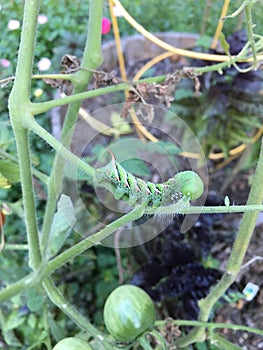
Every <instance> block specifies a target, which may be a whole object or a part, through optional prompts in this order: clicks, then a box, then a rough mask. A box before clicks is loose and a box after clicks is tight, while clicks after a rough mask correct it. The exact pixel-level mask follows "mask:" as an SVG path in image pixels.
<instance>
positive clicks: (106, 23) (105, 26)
mask: <svg viewBox="0 0 263 350" xmlns="http://www.w3.org/2000/svg"><path fill="white" fill-rule="evenodd" d="M110 29H111V21H110V20H109V19H108V18H106V17H103V18H102V24H101V33H102V34H108V33H109V31H110Z"/></svg>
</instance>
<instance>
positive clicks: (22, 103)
mask: <svg viewBox="0 0 263 350" xmlns="http://www.w3.org/2000/svg"><path fill="white" fill-rule="evenodd" d="M38 9H39V1H36V0H27V1H25V10H24V18H23V26H22V34H21V41H20V47H19V52H18V62H17V68H16V76H15V81H14V86H13V89H12V91H11V94H10V96H9V112H10V120H11V124H12V127H13V131H14V135H15V140H16V146H17V155H18V161H19V167H20V177H21V187H22V193H23V205H24V211H25V223H26V229H27V239H28V244H29V265H30V267H31V268H32V269H33V270H36V269H37V268H38V266H39V265H40V263H41V252H40V245H39V237H38V226H37V220H36V208H35V198H34V188H33V181H32V172H31V170H30V169H31V154H30V147H29V139H28V130H27V129H26V128H25V127H24V124H23V121H24V118H25V116H28V115H30V114H31V112H30V107H31V102H30V87H31V75H32V63H33V55H34V48H35V33H36V23H37V15H38Z"/></svg>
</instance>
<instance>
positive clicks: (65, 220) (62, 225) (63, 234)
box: [49, 194, 76, 256]
mask: <svg viewBox="0 0 263 350" xmlns="http://www.w3.org/2000/svg"><path fill="white" fill-rule="evenodd" d="M75 223H76V216H75V208H74V206H73V204H72V202H71V199H70V197H69V196H66V195H64V194H62V195H61V197H60V200H59V202H58V210H57V212H56V214H55V216H54V219H53V223H52V227H51V234H50V242H49V256H53V255H54V254H56V253H57V252H58V251H59V250H60V248H61V247H62V246H63V244H64V242H65V240H66V239H67V238H68V236H69V234H70V232H71V230H72V227H73V226H74V225H75Z"/></svg>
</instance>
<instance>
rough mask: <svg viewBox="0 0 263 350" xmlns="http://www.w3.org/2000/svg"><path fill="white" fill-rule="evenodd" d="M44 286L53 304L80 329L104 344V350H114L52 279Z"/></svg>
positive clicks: (46, 280) (48, 279)
mask: <svg viewBox="0 0 263 350" xmlns="http://www.w3.org/2000/svg"><path fill="white" fill-rule="evenodd" d="M43 286H44V288H45V290H46V292H47V295H48V297H49V299H50V300H51V301H52V302H53V304H55V305H56V306H57V307H58V308H60V309H61V310H62V311H63V312H64V313H65V314H66V315H68V316H69V317H70V318H71V319H72V320H73V321H74V322H75V323H76V324H77V325H78V327H79V328H80V329H82V330H83V331H85V332H87V333H89V334H90V335H92V336H93V337H94V338H96V339H97V340H98V341H99V342H100V343H102V346H103V348H104V349H106V350H113V348H112V346H111V345H110V344H109V343H108V342H107V341H106V339H105V336H104V334H103V333H101V332H99V330H98V329H97V328H95V327H94V326H92V324H91V323H90V322H89V321H88V320H87V319H86V318H85V317H84V316H83V315H82V314H81V313H80V312H79V311H78V310H77V309H75V307H74V306H72V305H71V303H70V302H69V301H68V300H67V299H66V298H65V297H64V295H63V294H62V293H61V291H60V290H59V289H58V288H57V287H56V286H55V284H54V282H53V281H52V279H51V278H47V279H45V280H44V282H43Z"/></svg>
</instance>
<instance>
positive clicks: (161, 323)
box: [155, 320, 263, 336]
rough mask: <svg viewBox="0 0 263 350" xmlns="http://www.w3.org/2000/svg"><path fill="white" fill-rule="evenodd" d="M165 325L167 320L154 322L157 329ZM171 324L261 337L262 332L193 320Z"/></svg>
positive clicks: (175, 321)
mask: <svg viewBox="0 0 263 350" xmlns="http://www.w3.org/2000/svg"><path fill="white" fill-rule="evenodd" d="M165 323H167V320H164V321H156V322H155V326H157V327H163V326H164V325H165ZM171 323H172V324H174V325H176V326H198V327H205V328H207V329H211V330H214V329H224V328H225V329H232V330H240V331H244V332H250V333H254V334H258V335H262V336H263V330H261V329H257V328H253V327H248V326H243V325H240V324H231V323H214V322H204V321H194V320H171Z"/></svg>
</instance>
